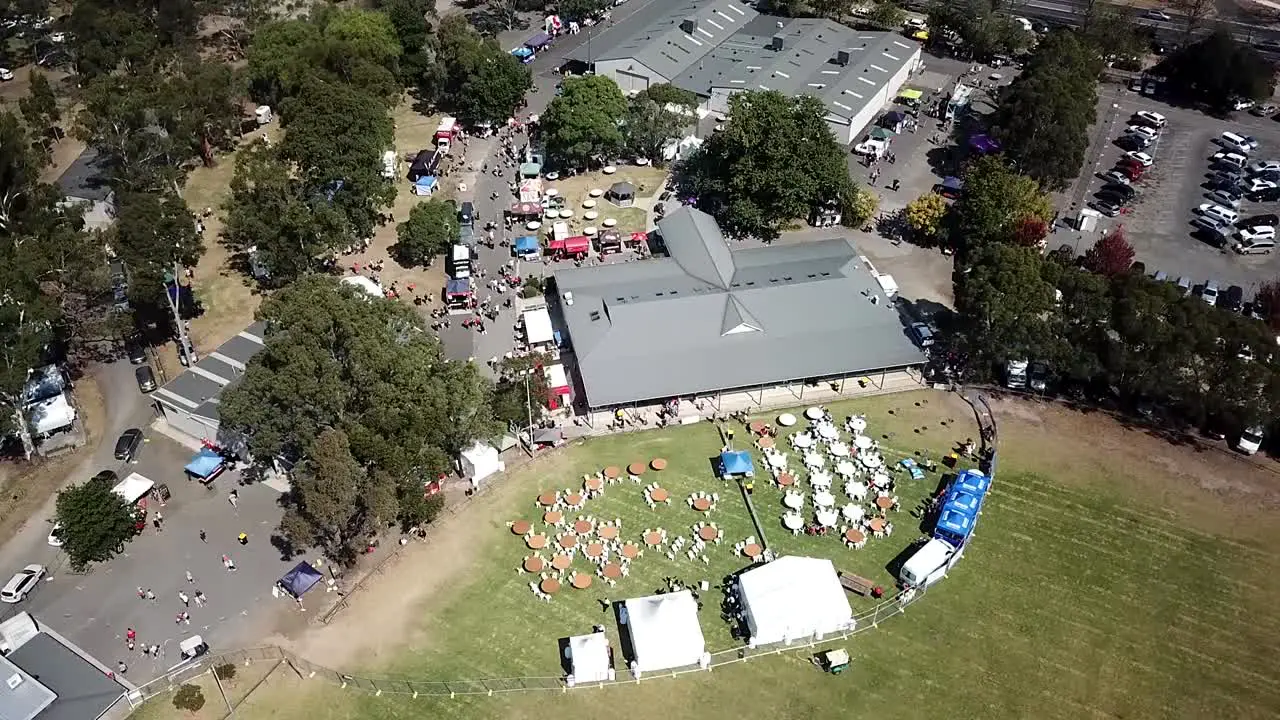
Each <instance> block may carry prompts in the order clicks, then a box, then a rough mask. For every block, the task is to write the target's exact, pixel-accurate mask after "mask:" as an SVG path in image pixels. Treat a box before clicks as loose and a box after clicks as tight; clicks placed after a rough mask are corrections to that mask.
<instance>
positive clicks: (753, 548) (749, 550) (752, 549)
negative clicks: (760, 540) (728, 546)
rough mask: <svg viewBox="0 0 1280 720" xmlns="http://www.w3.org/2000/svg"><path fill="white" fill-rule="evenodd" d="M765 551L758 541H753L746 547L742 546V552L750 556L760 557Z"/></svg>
mask: <svg viewBox="0 0 1280 720" xmlns="http://www.w3.org/2000/svg"><path fill="white" fill-rule="evenodd" d="M763 552H764V548H762V547H760V546H759V545H757V544H756V543H751V544H750V545H747V546H746V547H744V548H742V554H743V555H746V556H747V557H749V558H758V557H760V554H761V553H763Z"/></svg>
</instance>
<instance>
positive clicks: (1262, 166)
mask: <svg viewBox="0 0 1280 720" xmlns="http://www.w3.org/2000/svg"><path fill="white" fill-rule="evenodd" d="M1248 170H1249V172H1251V173H1263V172H1280V160H1257V161H1254V162H1251V163H1249V168H1248Z"/></svg>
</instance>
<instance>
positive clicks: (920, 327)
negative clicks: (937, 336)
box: [909, 322, 933, 348]
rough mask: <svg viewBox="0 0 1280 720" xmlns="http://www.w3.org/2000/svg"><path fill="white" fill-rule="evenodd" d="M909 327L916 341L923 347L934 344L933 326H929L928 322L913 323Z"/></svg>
mask: <svg viewBox="0 0 1280 720" xmlns="http://www.w3.org/2000/svg"><path fill="white" fill-rule="evenodd" d="M909 329H910V331H911V338H912V339H913V340H915V341H916V344H917V345H919V346H920V347H922V348H927V347H930V346H931V345H933V328H931V327H929V326H928V324H926V323H922V322H918V323H911V327H910V328H909Z"/></svg>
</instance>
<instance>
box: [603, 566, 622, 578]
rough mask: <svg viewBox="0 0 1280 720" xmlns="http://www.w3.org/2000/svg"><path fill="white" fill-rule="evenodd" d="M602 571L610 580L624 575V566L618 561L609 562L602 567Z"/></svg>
mask: <svg viewBox="0 0 1280 720" xmlns="http://www.w3.org/2000/svg"><path fill="white" fill-rule="evenodd" d="M600 572H601V574H603V575H604V576H605V577H607V578H609V579H610V580H617V579H618V578H620V577H622V566H621V565H618V564H617V563H609V564H608V565H605V566H604V567H603V568H601V569H600Z"/></svg>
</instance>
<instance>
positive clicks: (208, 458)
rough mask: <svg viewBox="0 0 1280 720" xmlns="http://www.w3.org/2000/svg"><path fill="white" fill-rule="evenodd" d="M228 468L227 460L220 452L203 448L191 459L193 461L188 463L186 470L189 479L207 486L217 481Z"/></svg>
mask: <svg viewBox="0 0 1280 720" xmlns="http://www.w3.org/2000/svg"><path fill="white" fill-rule="evenodd" d="M226 467H227V463H226V460H225V459H224V458H223V457H222V455H221V454H219V453H218V451H216V450H213V449H211V448H203V449H202V450H200V452H198V453H196V454H195V456H194V457H192V458H191V461H190V462H188V463H187V466H186V468H184V469H185V470H186V473H187V476H188V477H190V478H193V479H195V480H199V481H200V482H202V483H204V484H206V485H207V484H209V483H211V482H213V481H214V480H215V479H217V477H218V476H219V475H221V474H222V472H223V471H224V470H226Z"/></svg>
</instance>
